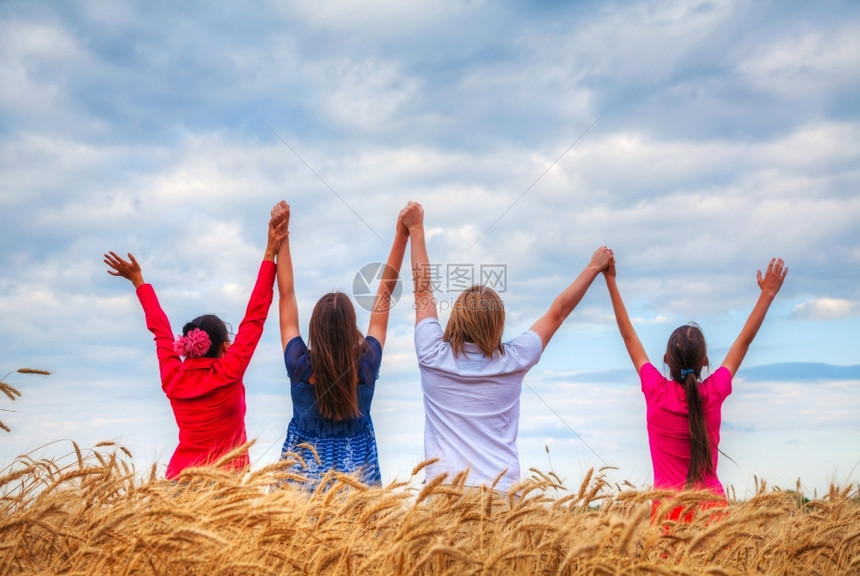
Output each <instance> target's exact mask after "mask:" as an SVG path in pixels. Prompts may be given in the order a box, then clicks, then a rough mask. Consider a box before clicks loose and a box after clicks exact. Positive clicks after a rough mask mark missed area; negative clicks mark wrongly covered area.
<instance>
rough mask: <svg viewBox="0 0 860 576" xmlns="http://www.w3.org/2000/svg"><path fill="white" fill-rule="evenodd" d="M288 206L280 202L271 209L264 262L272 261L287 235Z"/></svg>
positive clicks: (288, 221)
mask: <svg viewBox="0 0 860 576" xmlns="http://www.w3.org/2000/svg"><path fill="white" fill-rule="evenodd" d="M289 225H290V205H289V204H287V203H286V202H284V201H283V200H281V201H280V202H278V203H277V204H275V205H274V206H273V207H272V211H271V214H270V218H269V238H268V240H267V242H266V253H265V255H264V256H263V259H264V260H272V261H274V259H275V255H276V254H277V253H278V250H280V248H281V242H283V240H284V238H286V237H287V234H289V233H290V232H289Z"/></svg>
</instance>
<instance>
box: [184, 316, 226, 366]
mask: <svg viewBox="0 0 860 576" xmlns="http://www.w3.org/2000/svg"><path fill="white" fill-rule="evenodd" d="M195 328H200V329H201V330H203V331H204V332H206V334H208V335H209V341H210V342H211V344H210V345H209V350H208V351H207V352H206V354H204V355H203V356H202V358H218V356H220V355H221V346H222V345H223V344H224V342H227V341H228V340H229V339H230V336H229V332H228V331H227V324H225V323H224V321H223V320H221V319H220V318H218V317H217V316H215V315H214V314H204V315H203V316H198V317H197V318H195V319H194V320H192V321H191V322H188V323H187V324H185V326H183V327H182V335H183V336H188V333H189V332H190V331H191V330H194V329H195Z"/></svg>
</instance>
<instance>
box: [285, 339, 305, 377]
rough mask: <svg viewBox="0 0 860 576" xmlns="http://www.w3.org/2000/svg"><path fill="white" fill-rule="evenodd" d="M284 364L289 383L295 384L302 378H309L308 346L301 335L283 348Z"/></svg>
mask: <svg viewBox="0 0 860 576" xmlns="http://www.w3.org/2000/svg"><path fill="white" fill-rule="evenodd" d="M284 364H285V365H286V367H287V376H289V378H290V385H291V386H295V385H296V384H298V383H299V382H301V381H302V380H307V379H308V378H310V371H311V365H310V361H309V359H308V347H307V346H306V345H305V342H304V340H302V337H301V336H296V337H295V338H293V339H292V340H290V341H289V342H287V347H286V348H284Z"/></svg>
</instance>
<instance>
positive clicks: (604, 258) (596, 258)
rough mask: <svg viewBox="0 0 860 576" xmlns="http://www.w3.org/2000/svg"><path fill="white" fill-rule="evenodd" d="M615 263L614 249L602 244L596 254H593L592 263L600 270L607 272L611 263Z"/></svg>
mask: <svg viewBox="0 0 860 576" xmlns="http://www.w3.org/2000/svg"><path fill="white" fill-rule="evenodd" d="M614 263H615V259H614V255H613V253H612V250H610V249H609V248H607V247H606V246H601V247H600V248H598V249H597V250H595V251H594V254H593V255H592V256H591V265H592V266H594V267H595V268H596V269H597V271H598V272H606V271H607V269H608V268H609V267H610V266H611V265H614ZM613 273H614V270H613Z"/></svg>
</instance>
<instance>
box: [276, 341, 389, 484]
mask: <svg viewBox="0 0 860 576" xmlns="http://www.w3.org/2000/svg"><path fill="white" fill-rule="evenodd" d="M365 341H366V342H367V347H366V351H365V352H364V354H363V355H362V356H361V363H360V365H359V369H358V408H359V411H360V412H361V414H360V415H359V416H358V417H357V418H350V419H348V420H340V421H336V420H332V419H330V418H324V417H323V416H322V415H321V414H320V413H319V410H318V409H317V401H316V394H315V393H314V386H313V385H312V384H310V383H309V380H310V377H311V374H312V370H311V365H310V355H309V354H308V347H307V345H305V342H304V340H302V338H301V336H297V337H295V338H293V339H292V340H290V341H289V342H288V343H287V347H286V348H285V349H284V363H285V364H286V366H287V375H288V376H289V378H290V396H291V397H292V400H293V418H292V420H290V426H289V428H288V429H287V439H286V440H285V441H284V447H283V448H282V449H281V459H284V458H287V457H288V454H289V453H293V454H297V455H298V456H300V457H301V458H302V459H303V460H304V461H305V464H306V466H302V465H301V464H295V465H294V466H292V468H291V469H290V470H289V471H290V472H292V473H294V474H297V475H300V476H303V477H305V478H307V479H309V480H310V481H311V484H310V485H309V487H310V488H313V487H315V486H316V485H317V484H319V482H320V480H321V479H322V477H323V476H324V475H325V473H326V472H328V471H329V470H331V469H334V470H337V471H339V472H345V473H348V474H354V475H356V476H357V477H358V479H360V480H361V481H362V482H364V483H365V484H368V485H372V486H380V485H381V484H382V476H381V474H380V472H379V456H378V454H377V450H376V435H375V434H374V432H373V422H372V421H371V419H370V403H371V402H372V400H373V389H374V385H375V383H376V379H377V378H378V377H379V365H380V363H381V362H382V346H380V344H379V341H378V340H377V339H376V338H374V337H372V336H368V337H367V338H366V339H365ZM300 444H309V445H311V446H313V447H314V449H315V450H316V453H317V457H318V458H319V460H320V461H319V462H317V460H316V459H315V458H314V455H313V452H311V451H310V450H308V449H307V448H304V447H301V446H300Z"/></svg>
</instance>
